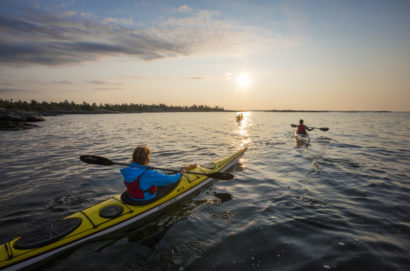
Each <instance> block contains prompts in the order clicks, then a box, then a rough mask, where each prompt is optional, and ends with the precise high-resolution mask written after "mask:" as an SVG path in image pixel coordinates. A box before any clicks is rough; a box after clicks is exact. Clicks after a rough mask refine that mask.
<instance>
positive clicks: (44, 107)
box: [0, 99, 225, 116]
mask: <svg viewBox="0 0 410 271" xmlns="http://www.w3.org/2000/svg"><path fill="white" fill-rule="evenodd" d="M0 108H4V109H7V110H11V111H30V112H38V113H40V114H42V115H45V116H49V115H60V114H107V113H142V112H221V111H225V110H224V108H223V107H219V106H215V107H210V106H207V105H191V106H169V105H165V104H134V103H124V104H107V103H106V104H99V105H97V104H96V103H92V104H89V103H87V102H83V103H81V104H77V103H74V102H73V101H71V102H69V101H68V100H65V101H63V102H45V101H43V102H38V101H36V100H31V101H30V102H27V101H21V100H18V101H13V100H12V99H11V100H3V99H0Z"/></svg>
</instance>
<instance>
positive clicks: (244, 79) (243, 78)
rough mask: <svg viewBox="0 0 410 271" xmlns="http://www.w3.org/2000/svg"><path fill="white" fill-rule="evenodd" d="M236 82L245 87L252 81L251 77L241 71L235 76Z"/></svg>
mask: <svg viewBox="0 0 410 271" xmlns="http://www.w3.org/2000/svg"><path fill="white" fill-rule="evenodd" d="M236 83H237V84H238V85H239V86H240V87H242V88H246V87H248V86H249V85H250V84H251V83H252V78H251V76H250V75H249V74H248V73H245V72H243V73H241V74H239V75H238V76H237V77H236Z"/></svg>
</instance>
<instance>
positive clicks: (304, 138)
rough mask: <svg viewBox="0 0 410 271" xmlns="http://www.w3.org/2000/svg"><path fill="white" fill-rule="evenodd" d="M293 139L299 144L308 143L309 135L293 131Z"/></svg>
mask: <svg viewBox="0 0 410 271" xmlns="http://www.w3.org/2000/svg"><path fill="white" fill-rule="evenodd" d="M294 139H295V142H296V144H297V145H298V146H299V145H309V143H310V137H309V135H308V134H298V133H296V131H295V135H294Z"/></svg>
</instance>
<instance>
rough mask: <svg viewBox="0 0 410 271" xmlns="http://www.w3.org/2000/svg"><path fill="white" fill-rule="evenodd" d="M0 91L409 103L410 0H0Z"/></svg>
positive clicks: (122, 99)
mask: <svg viewBox="0 0 410 271" xmlns="http://www.w3.org/2000/svg"><path fill="white" fill-rule="evenodd" d="M0 98H1V99H13V100H19V99H20V100H26V101H30V100H32V99H35V100H37V101H55V102H59V101H64V100H68V101H74V102H76V103H82V102H84V101H85V102H88V103H93V102H95V103H97V104H100V103H101V104H104V103H111V104H118V103H137V104H166V105H183V106H184V105H186V106H191V105H194V104H196V105H208V106H220V107H223V108H224V109H228V110H273V109H276V110H390V111H410V1H408V0H403V1H399V0H390V1H387V0H386V1H378V0H369V1H368V0H361V1H357V0H346V1H344V0H340V1H338V0H311V1H307V0H306V1H298V0H282V1H276V0H270V1H260V0H250V1H246V0H244V1H224V0H220V1H217V0H214V1H208V0H198V1H171V0H168V1H156V0H149V1H148V0H146V1H131V0H116V1H106V0H99V1H86V0H65V1H60V0H24V1H23V0H10V1H9V0H0Z"/></svg>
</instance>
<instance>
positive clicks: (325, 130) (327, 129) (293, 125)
mask: <svg viewBox="0 0 410 271" xmlns="http://www.w3.org/2000/svg"><path fill="white" fill-rule="evenodd" d="M290 126H292V127H298V126H297V125H296V124H291V125H290ZM311 129H312V130H313V129H319V130H321V131H324V132H327V131H329V128H327V127H323V128H315V127H312V128H311Z"/></svg>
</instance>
